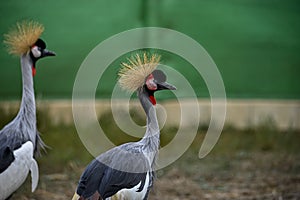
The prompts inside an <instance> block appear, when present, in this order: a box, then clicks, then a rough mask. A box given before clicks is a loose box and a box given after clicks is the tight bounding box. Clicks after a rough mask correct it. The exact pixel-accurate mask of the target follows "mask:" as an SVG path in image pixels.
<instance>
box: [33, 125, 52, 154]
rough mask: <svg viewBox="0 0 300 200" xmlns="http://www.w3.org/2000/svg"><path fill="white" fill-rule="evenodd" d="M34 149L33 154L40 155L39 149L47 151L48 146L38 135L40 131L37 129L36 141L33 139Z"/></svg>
mask: <svg viewBox="0 0 300 200" xmlns="http://www.w3.org/2000/svg"><path fill="white" fill-rule="evenodd" d="M35 144H36V146H35V150H34V152H35V153H34V156H35V157H39V156H41V151H44V152H47V150H46V149H48V148H49V147H48V146H47V145H46V144H45V143H44V142H43V140H42V138H41V136H40V132H39V131H37V133H36V141H35Z"/></svg>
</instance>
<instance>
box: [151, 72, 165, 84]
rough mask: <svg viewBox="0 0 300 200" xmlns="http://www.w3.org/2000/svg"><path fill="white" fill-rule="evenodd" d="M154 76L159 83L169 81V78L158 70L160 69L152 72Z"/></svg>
mask: <svg viewBox="0 0 300 200" xmlns="http://www.w3.org/2000/svg"><path fill="white" fill-rule="evenodd" d="M152 75H153V77H154V79H155V80H156V81H157V82H158V83H163V82H166V80H167V76H166V75H165V73H163V71H161V70H158V69H157V70H154V71H153V72H152Z"/></svg>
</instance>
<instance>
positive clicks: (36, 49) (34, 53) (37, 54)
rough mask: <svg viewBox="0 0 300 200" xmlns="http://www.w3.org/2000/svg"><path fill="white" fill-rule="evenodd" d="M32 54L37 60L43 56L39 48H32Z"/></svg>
mask: <svg viewBox="0 0 300 200" xmlns="http://www.w3.org/2000/svg"><path fill="white" fill-rule="evenodd" d="M31 52H32V55H33V56H34V57H35V58H39V57H41V55H42V53H41V52H40V51H39V49H38V47H37V46H34V47H32V49H31Z"/></svg>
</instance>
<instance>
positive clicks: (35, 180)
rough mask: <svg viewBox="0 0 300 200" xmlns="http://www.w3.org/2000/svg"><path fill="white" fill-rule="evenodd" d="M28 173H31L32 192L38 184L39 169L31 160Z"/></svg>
mask: <svg viewBox="0 0 300 200" xmlns="http://www.w3.org/2000/svg"><path fill="white" fill-rule="evenodd" d="M30 172H31V192H34V191H35V189H36V187H37V185H38V182H39V167H38V165H37V162H36V161H35V160H34V159H33V158H32V160H31V166H30Z"/></svg>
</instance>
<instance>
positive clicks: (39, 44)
mask: <svg viewBox="0 0 300 200" xmlns="http://www.w3.org/2000/svg"><path fill="white" fill-rule="evenodd" d="M34 45H35V46H38V47H40V48H42V49H46V43H45V42H44V41H43V40H42V39H40V38H39V39H38V40H37V41H36V42H35V43H34Z"/></svg>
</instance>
